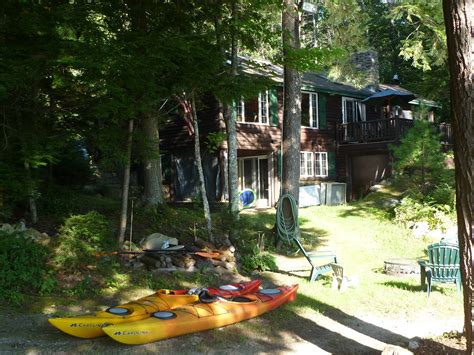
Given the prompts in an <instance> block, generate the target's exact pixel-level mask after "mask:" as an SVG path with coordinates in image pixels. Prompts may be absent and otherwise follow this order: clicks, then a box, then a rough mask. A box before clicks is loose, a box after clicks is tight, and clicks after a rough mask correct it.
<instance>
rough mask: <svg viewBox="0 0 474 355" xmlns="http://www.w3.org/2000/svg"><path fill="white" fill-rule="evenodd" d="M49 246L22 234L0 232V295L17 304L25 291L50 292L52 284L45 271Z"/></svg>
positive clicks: (52, 281)
mask: <svg viewBox="0 0 474 355" xmlns="http://www.w3.org/2000/svg"><path fill="white" fill-rule="evenodd" d="M48 255H49V252H48V249H47V248H46V247H44V246H43V245H40V244H38V243H35V242H34V241H32V240H31V239H30V238H27V237H26V236H25V234H24V233H22V232H16V233H12V234H8V233H5V232H2V231H0V270H1V272H0V298H2V299H5V300H6V301H8V302H11V303H16V304H18V303H20V302H21V301H22V300H23V294H24V293H30V294H31V293H36V292H40V293H49V292H50V291H52V289H53V288H54V286H55V282H54V279H53V278H52V276H51V274H49V273H48V267H47V264H46V262H47V259H48Z"/></svg>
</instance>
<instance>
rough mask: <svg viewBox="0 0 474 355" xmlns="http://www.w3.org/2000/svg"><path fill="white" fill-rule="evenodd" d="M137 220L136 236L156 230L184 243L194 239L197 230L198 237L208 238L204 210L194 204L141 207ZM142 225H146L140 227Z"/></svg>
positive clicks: (143, 235)
mask: <svg viewBox="0 0 474 355" xmlns="http://www.w3.org/2000/svg"><path fill="white" fill-rule="evenodd" d="M196 205H197V204H196ZM135 221H136V223H135V227H134V228H135V231H136V232H135V233H134V235H135V236H136V238H143V237H146V236H147V235H149V234H151V233H155V232H160V233H163V234H166V235H169V236H170V237H175V238H178V240H179V241H180V243H183V244H184V243H186V242H190V241H191V240H193V238H194V233H195V232H196V236H197V237H198V238H202V239H206V238H207V234H206V227H205V221H204V217H203V216H202V211H201V210H200V209H199V208H195V206H194V204H193V206H192V207H190V208H170V207H168V206H167V205H161V206H155V207H147V208H140V209H137V210H136V215H135ZM140 225H143V226H146V227H145V228H140Z"/></svg>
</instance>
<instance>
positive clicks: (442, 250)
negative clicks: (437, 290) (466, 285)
mask: <svg viewBox="0 0 474 355" xmlns="http://www.w3.org/2000/svg"><path fill="white" fill-rule="evenodd" d="M459 262H460V255H459V247H458V246H457V245H456V244H449V243H435V244H432V245H429V246H428V260H419V261H418V264H420V268H421V287H422V288H423V289H424V288H425V285H426V290H427V292H428V297H429V296H430V293H431V286H432V284H433V283H455V284H456V287H457V291H458V295H459V294H460V292H461V270H460V265H459Z"/></svg>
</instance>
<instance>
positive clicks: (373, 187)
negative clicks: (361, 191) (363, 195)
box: [369, 184, 383, 192]
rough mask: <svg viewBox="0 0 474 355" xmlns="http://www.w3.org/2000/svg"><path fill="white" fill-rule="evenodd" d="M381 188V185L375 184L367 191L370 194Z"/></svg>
mask: <svg viewBox="0 0 474 355" xmlns="http://www.w3.org/2000/svg"><path fill="white" fill-rule="evenodd" d="M382 187H383V186H382V185H379V184H376V185H372V186H371V187H369V191H370V192H376V191H378V190H380V189H381V188H382Z"/></svg>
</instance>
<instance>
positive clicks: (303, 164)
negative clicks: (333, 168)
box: [300, 152, 314, 177]
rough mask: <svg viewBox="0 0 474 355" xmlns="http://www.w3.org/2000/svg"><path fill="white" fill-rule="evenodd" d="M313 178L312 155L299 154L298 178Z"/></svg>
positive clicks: (309, 153) (307, 153)
mask: <svg viewBox="0 0 474 355" xmlns="http://www.w3.org/2000/svg"><path fill="white" fill-rule="evenodd" d="M309 176H314V172H313V153H312V152H300V177H309Z"/></svg>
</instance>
